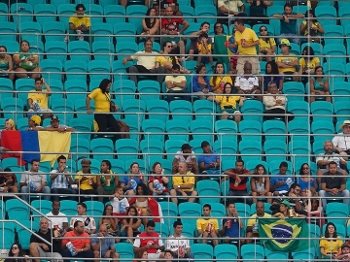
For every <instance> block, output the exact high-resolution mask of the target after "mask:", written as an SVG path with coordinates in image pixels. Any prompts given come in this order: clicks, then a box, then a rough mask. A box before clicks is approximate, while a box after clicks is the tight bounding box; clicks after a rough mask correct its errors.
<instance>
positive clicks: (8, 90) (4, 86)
mask: <svg viewBox="0 0 350 262" xmlns="http://www.w3.org/2000/svg"><path fill="white" fill-rule="evenodd" d="M0 91H1V92H0V99H1V100H2V99H4V98H12V97H13V82H12V81H11V80H10V79H6V78H3V79H1V82H0ZM1 100H0V101H1ZM0 105H1V104H0Z"/></svg>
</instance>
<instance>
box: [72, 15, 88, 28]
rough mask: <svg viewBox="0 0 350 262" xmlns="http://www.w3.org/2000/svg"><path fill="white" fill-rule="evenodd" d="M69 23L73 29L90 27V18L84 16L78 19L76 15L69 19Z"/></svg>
mask: <svg viewBox="0 0 350 262" xmlns="http://www.w3.org/2000/svg"><path fill="white" fill-rule="evenodd" d="M69 23H70V24H73V25H74V26H75V27H78V26H81V25H85V27H90V26H91V21H90V17H88V16H87V15H84V16H83V17H78V16H76V15H73V16H71V17H70V18H69Z"/></svg>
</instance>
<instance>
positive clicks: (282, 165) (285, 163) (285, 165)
mask: <svg viewBox="0 0 350 262" xmlns="http://www.w3.org/2000/svg"><path fill="white" fill-rule="evenodd" d="M281 167H287V168H288V163H287V162H285V161H282V162H281V164H280V165H279V168H281Z"/></svg>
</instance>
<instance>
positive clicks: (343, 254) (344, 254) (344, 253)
mask: <svg viewBox="0 0 350 262" xmlns="http://www.w3.org/2000/svg"><path fill="white" fill-rule="evenodd" d="M334 259H336V260H341V261H344V260H345V261H349V260H350V245H349V244H348V243H344V244H343V245H342V246H341V248H340V253H338V254H336V255H334ZM5 262H6V261H5Z"/></svg>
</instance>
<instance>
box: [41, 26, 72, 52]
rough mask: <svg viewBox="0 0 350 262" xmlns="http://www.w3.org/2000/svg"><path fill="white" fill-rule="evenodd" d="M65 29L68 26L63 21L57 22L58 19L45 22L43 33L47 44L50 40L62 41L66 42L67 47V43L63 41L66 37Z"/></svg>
mask: <svg viewBox="0 0 350 262" xmlns="http://www.w3.org/2000/svg"><path fill="white" fill-rule="evenodd" d="M65 30H66V26H64V25H63V23H62V22H56V21H48V22H45V23H44V24H43V33H44V37H45V40H46V45H47V44H48V43H47V42H50V41H59V42H60V43H63V44H65V46H66V49H67V44H66V43H64V42H63V40H64V38H65ZM49 34H51V35H49ZM49 46H50V45H49ZM66 52H67V50H66Z"/></svg>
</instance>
